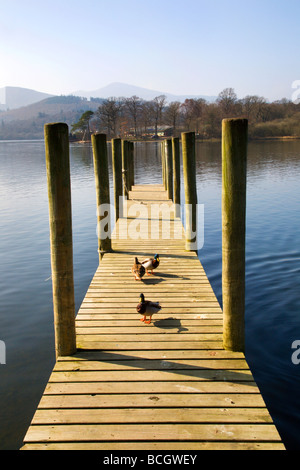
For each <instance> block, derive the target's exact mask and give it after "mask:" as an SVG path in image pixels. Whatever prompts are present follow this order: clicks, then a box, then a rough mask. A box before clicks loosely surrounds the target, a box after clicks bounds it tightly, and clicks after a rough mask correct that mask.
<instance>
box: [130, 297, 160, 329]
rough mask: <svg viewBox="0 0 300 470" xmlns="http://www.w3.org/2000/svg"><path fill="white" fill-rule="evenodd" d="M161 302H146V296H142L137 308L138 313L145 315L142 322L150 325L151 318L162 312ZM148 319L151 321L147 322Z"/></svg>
mask: <svg viewBox="0 0 300 470" xmlns="http://www.w3.org/2000/svg"><path fill="white" fill-rule="evenodd" d="M161 308H162V307H161V306H160V304H159V302H151V300H145V296H144V294H141V295H140V302H139V303H138V304H137V306H136V311H137V312H138V313H140V314H141V315H143V318H141V319H140V321H143V322H144V323H147V324H150V323H151V318H152V315H154V313H157V312H159V311H160V310H161ZM146 317H150V319H149V320H146Z"/></svg>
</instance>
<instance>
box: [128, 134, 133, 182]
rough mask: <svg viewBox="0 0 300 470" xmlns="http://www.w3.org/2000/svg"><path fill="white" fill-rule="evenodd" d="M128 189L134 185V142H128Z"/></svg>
mask: <svg viewBox="0 0 300 470" xmlns="http://www.w3.org/2000/svg"><path fill="white" fill-rule="evenodd" d="M128 167H129V187H128V189H129V191H131V189H132V187H133V186H134V143H133V142H128Z"/></svg>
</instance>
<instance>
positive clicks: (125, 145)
mask: <svg viewBox="0 0 300 470" xmlns="http://www.w3.org/2000/svg"><path fill="white" fill-rule="evenodd" d="M128 154H129V142H128V141H127V140H122V181H123V196H124V197H125V198H126V199H128V193H129V190H130V189H129V179H130V177H129V155H128Z"/></svg>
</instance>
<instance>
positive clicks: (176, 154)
mask: <svg viewBox="0 0 300 470" xmlns="http://www.w3.org/2000/svg"><path fill="white" fill-rule="evenodd" d="M172 155H173V192H174V198H173V201H174V204H175V215H176V217H180V144H179V137H173V138H172Z"/></svg>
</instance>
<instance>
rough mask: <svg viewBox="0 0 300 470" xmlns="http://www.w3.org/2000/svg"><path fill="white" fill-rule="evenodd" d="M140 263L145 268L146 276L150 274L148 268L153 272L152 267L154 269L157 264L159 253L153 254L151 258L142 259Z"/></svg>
mask: <svg viewBox="0 0 300 470" xmlns="http://www.w3.org/2000/svg"><path fill="white" fill-rule="evenodd" d="M142 265H143V266H144V268H145V269H146V274H147V276H150V274H149V272H148V270H150V271H151V274H153V269H156V268H157V267H158V266H159V255H157V254H156V255H154V257H153V258H146V259H144V261H142Z"/></svg>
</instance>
